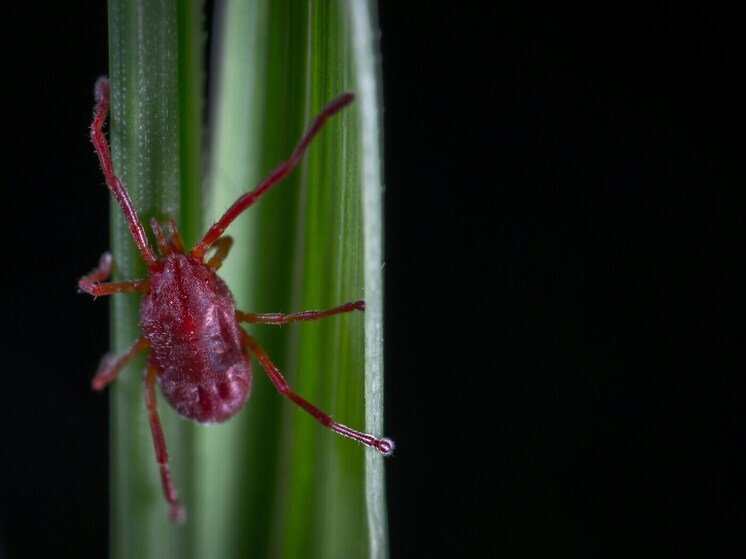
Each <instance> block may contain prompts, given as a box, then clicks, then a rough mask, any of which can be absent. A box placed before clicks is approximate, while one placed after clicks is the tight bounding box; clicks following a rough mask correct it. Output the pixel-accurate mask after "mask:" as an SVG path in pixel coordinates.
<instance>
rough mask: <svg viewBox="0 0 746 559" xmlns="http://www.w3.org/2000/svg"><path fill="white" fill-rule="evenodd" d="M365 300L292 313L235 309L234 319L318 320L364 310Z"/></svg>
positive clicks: (270, 321)
mask: <svg viewBox="0 0 746 559" xmlns="http://www.w3.org/2000/svg"><path fill="white" fill-rule="evenodd" d="M364 310H365V301H354V302H352V303H345V304H344V305H339V306H338V307H334V308H333V309H324V310H323V311H302V312H296V313H292V314H281V313H264V314H254V313H247V312H243V311H236V320H238V321H239V322H247V323H249V324H288V323H290V322H301V321H304V320H318V319H320V318H325V317H327V316H332V315H335V314H342V313H346V312H352V311H364Z"/></svg>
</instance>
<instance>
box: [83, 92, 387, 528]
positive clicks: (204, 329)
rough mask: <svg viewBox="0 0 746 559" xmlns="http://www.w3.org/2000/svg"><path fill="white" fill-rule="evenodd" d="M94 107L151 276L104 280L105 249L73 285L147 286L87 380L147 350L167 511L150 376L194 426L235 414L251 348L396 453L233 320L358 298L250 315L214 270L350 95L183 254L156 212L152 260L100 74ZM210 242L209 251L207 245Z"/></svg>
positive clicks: (367, 441) (269, 317)
mask: <svg viewBox="0 0 746 559" xmlns="http://www.w3.org/2000/svg"><path fill="white" fill-rule="evenodd" d="M95 96H96V106H95V109H94V115H93V122H92V123H91V130H90V132H91V142H93V146H94V147H95V149H96V153H97V154H98V159H99V162H100V163H101V168H102V170H103V172H104V176H105V178H106V186H107V187H108V188H109V190H111V193H112V194H113V195H114V198H116V200H117V202H118V203H119V206H120V207H121V208H122V212H123V213H124V217H125V219H126V220H127V223H128V225H129V229H130V232H131V233H132V237H133V238H134V241H135V244H136V245H137V248H138V249H139V251H140V257H141V258H142V259H143V261H144V262H145V265H146V266H147V269H148V278H147V279H136V280H130V281H124V282H118V283H114V282H104V281H103V280H105V279H107V278H108V277H109V274H110V273H111V266H112V257H111V254H110V253H108V252H107V253H105V254H104V255H103V256H102V257H101V261H100V262H99V265H98V267H97V268H96V269H94V270H93V271H92V272H91V273H90V274H88V275H86V276H84V277H83V278H81V280H80V281H79V282H78V286H79V287H80V289H81V290H83V291H85V292H86V293H90V294H91V295H93V296H101V295H112V294H114V293H144V296H143V298H142V302H141V303H140V328H141V329H142V336H140V337H139V338H137V339H136V340H135V342H134V343H133V344H132V346H130V348H129V349H127V350H126V351H125V352H124V353H123V354H122V355H120V356H119V357H113V356H111V355H106V356H105V357H104V358H103V360H102V361H101V365H100V366H99V369H98V372H97V373H96V376H95V377H94V378H93V382H92V385H93V388H94V389H95V390H102V389H103V388H104V387H106V385H107V384H109V383H110V382H111V381H113V380H114V379H115V378H116V377H117V375H118V374H119V372H120V371H121V370H122V369H123V368H124V367H125V365H127V363H129V362H130V361H131V360H132V359H133V358H134V357H135V355H137V354H138V353H139V352H141V351H143V350H146V349H149V350H150V351H149V353H148V357H147V366H146V369H145V374H144V382H145V406H146V408H147V411H148V420H149V422H150V430H151V433H152V435H153V444H154V446H155V457H156V461H157V462H158V466H159V468H160V475H161V482H162V484H163V493H164V495H165V497H166V500H167V501H168V503H169V505H170V507H171V518H172V519H173V520H175V521H177V522H180V521H183V520H184V517H185V514H184V508H183V506H182V505H181V503H180V502H179V500H178V498H177V496H176V490H175V489H174V486H173V483H172V481H171V475H170V473H169V469H168V454H167V452H166V442H165V440H164V437H163V430H162V429H161V423H160V420H159V418H158V411H157V409H156V398H155V383H156V381H158V384H159V385H160V388H161V392H162V393H163V396H164V398H165V399H166V401H167V402H168V403H169V404H171V406H173V407H174V409H176V411H177V412H179V413H180V414H181V415H183V416H184V417H186V418H188V419H191V420H193V421H196V422H198V423H220V422H222V421H225V420H227V419H229V418H231V417H232V416H233V415H235V414H236V413H237V412H238V411H239V410H240V409H241V408H242V407H243V405H244V404H245V403H246V401H247V400H248V398H249V393H250V392H251V361H250V359H249V353H251V354H253V355H254V357H255V358H256V360H257V361H258V362H259V364H260V365H261V366H262V368H264V370H265V371H266V373H267V375H268V376H269V378H270V380H271V381H272V383H273V384H274V385H275V387H276V388H277V390H278V391H279V392H280V394H282V395H283V396H286V397H288V398H289V399H290V400H292V401H293V402H294V403H295V404H296V405H298V406H300V407H301V408H303V409H304V410H305V411H306V412H308V413H309V414H310V415H311V416H312V417H313V418H314V419H316V420H317V421H318V422H319V423H321V424H322V425H323V426H325V427H328V428H329V429H331V430H332V431H334V432H335V433H338V434H340V435H344V436H345V437H349V438H351V439H354V440H356V441H358V442H360V443H362V444H364V445H366V446H369V447H372V448H375V449H376V450H378V451H379V452H380V453H381V454H383V455H384V456H389V455H391V454H392V453H393V451H394V442H393V441H392V440H390V439H387V438H385V437H384V438H378V437H375V436H373V435H369V434H367V433H362V432H360V431H356V430H354V429H351V428H349V427H347V426H345V425H342V424H340V423H336V422H335V421H332V419H331V418H330V417H329V416H328V415H327V414H326V413H324V412H323V411H321V410H320V409H319V408H317V407H316V406H314V405H313V404H311V403H310V402H308V401H306V400H305V399H303V398H302V397H300V396H299V395H297V394H296V393H294V392H293V391H292V389H291V388H290V386H289V385H288V383H287V382H286V381H285V379H284V377H283V376H282V374H281V373H280V371H279V370H278V369H277V367H276V366H275V365H274V364H273V363H272V361H270V359H269V356H268V355H267V353H266V352H265V351H264V350H263V349H262V348H261V347H260V346H259V344H258V343H257V341H256V340H255V339H254V338H253V337H252V336H250V335H249V334H247V333H246V331H244V329H243V328H241V327H240V326H239V325H238V323H239V322H246V323H250V324H287V323H290V322H299V321H305V320H317V319H319V318H324V317H327V316H331V315H335V314H340V313H346V312H352V311H363V310H365V302H364V301H355V302H352V303H345V304H344V305H340V306H338V307H334V308H332V309H326V310H320V311H305V312H299V313H293V314H279V313H270V314H252V313H245V312H242V311H239V310H236V307H235V304H234V302H233V297H232V296H231V293H230V291H229V290H228V287H227V286H226V285H225V283H224V282H223V281H222V280H221V279H220V278H219V277H218V276H217V274H216V273H215V272H216V270H218V268H220V265H221V264H222V262H223V260H224V259H225V257H226V256H227V255H228V251H229V249H230V247H231V245H232V243H233V240H232V239H231V238H230V237H227V236H223V232H224V231H225V229H226V228H227V227H228V226H229V225H230V224H231V223H232V222H233V220H234V219H236V218H237V217H238V216H239V215H240V214H241V213H242V212H243V211H244V210H246V209H247V208H249V207H250V206H251V205H252V204H254V202H256V201H257V200H258V199H259V198H260V197H261V196H262V195H263V194H264V193H265V192H267V190H269V189H270V188H271V187H272V186H273V185H275V184H277V183H278V182H279V181H280V180H282V179H283V178H284V177H285V176H287V175H288V174H289V173H290V172H291V171H292V170H293V168H294V167H295V166H296V165H297V164H298V161H299V160H300V159H301V157H302V156H303V153H304V152H305V150H306V148H307V147H308V145H309V143H310V142H311V140H313V138H314V137H315V136H316V134H317V133H318V132H319V130H320V129H321V127H322V126H323V125H324V122H326V120H327V119H328V118H329V117H330V116H332V115H334V114H336V113H337V112H338V111H340V110H341V109H342V108H344V107H346V106H347V105H348V104H350V103H351V102H352V100H353V95H352V94H351V93H345V94H343V95H341V96H339V97H337V98H336V99H335V100H333V101H332V102H331V103H329V104H328V105H327V106H326V107H324V108H323V109H322V111H321V113H319V114H318V115H317V116H316V118H314V120H313V121H312V122H311V125H310V127H309V128H308V130H307V131H306V133H305V134H304V135H303V137H302V138H301V140H300V142H299V143H298V145H297V146H296V148H295V150H293V153H292V155H291V156H290V159H288V160H287V161H286V162H285V163H282V164H281V165H280V166H279V167H277V168H276V169H275V170H274V171H272V172H271V173H270V174H269V175H268V176H267V177H266V178H265V179H264V180H263V181H262V182H261V183H260V184H259V186H257V187H256V188H255V189H254V190H252V191H251V192H247V193H246V194H244V195H242V196H241V197H239V198H238V200H236V201H235V202H234V203H233V205H232V206H231V207H230V208H228V210H227V211H226V212H225V214H224V215H223V217H221V218H220V219H219V220H218V221H216V222H215V223H214V224H213V225H212V227H210V229H209V230H208V231H207V233H206V234H205V236H204V237H203V238H202V240H201V241H199V242H198V243H197V244H196V245H194V247H193V248H192V250H190V251H189V252H187V251H186V249H185V248H184V244H183V243H182V240H181V237H180V235H179V232H178V230H177V228H176V223H175V222H174V221H173V219H172V220H170V221H169V236H168V239H167V238H166V237H165V236H164V234H163V231H162V230H161V227H160V225H159V224H158V222H157V221H156V219H155V218H153V219H151V221H150V225H151V227H152V229H153V233H154V235H155V238H156V241H157V246H158V252H159V253H160V257H158V256H157V255H156V254H155V252H154V251H153V249H152V248H151V247H150V245H149V243H148V240H147V237H146V235H145V229H144V228H143V226H142V224H141V223H140V221H139V219H138V217H137V213H136V212H135V209H134V207H133V205H132V201H131V200H130V197H129V194H128V193H127V190H126V188H125V187H124V184H123V183H122V181H121V180H120V179H119V177H117V176H116V175H115V174H114V166H113V163H112V160H111V155H110V153H109V145H108V143H107V141H106V138H105V136H104V134H103V132H102V128H103V125H104V121H105V120H106V117H107V114H108V112H109V80H108V79H106V78H99V80H98V81H97V82H96V87H95ZM213 245H215V250H214V252H213V253H212V255H211V257H210V258H209V259H207V260H205V256H206V254H207V252H208V250H209V249H210V248H211V247H212V246H213Z"/></svg>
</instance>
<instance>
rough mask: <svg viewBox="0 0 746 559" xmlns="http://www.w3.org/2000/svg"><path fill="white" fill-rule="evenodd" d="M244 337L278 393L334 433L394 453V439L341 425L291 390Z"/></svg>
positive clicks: (264, 354)
mask: <svg viewBox="0 0 746 559" xmlns="http://www.w3.org/2000/svg"><path fill="white" fill-rule="evenodd" d="M244 339H245V341H246V345H247V346H248V347H249V349H250V350H251V352H252V353H253V354H254V356H255V357H256V359H257V361H259V364H260V365H261V366H262V367H263V368H264V370H265V371H266V372H267V375H268V376H269V379H270V380H271V381H272V384H274V385H275V387H276V388H277V390H278V391H279V392H280V394H282V395H283V396H287V397H288V398H290V400H292V401H293V403H295V404H296V405H297V406H300V407H301V408H303V409H304V410H305V411H306V412H308V413H309V414H311V415H312V416H313V417H314V418H315V419H316V421H318V422H319V423H321V424H322V425H323V426H324V427H328V428H329V429H331V430H332V431H334V432H335V433H338V434H340V435H344V436H345V437H349V438H351V439H353V440H356V441H358V442H360V443H362V444H364V445H365V446H369V447H371V448H375V449H376V450H378V451H379V452H380V453H381V454H383V455H384V456H391V455H392V454H393V453H394V441H392V440H391V439H387V438H385V437H382V438H380V439H379V438H378V437H374V436H373V435H369V434H367V433H361V432H360V431H355V430H354V429H350V428H349V427H347V426H346V425H342V424H341V423H336V422H335V421H332V419H331V417H329V416H328V415H327V414H325V413H324V412H323V411H321V410H320V409H319V408H317V407H316V406H314V405H313V404H311V403H310V402H308V401H306V400H305V399H303V398H301V397H300V396H298V395H297V394H296V393H295V392H293V391H292V389H291V388H290V385H288V383H287V381H286V380H285V377H283V376H282V373H280V371H279V369H278V368H277V367H275V365H274V363H272V361H270V359H269V356H268V355H267V353H266V352H265V351H264V350H263V349H262V348H261V347H260V346H259V344H258V343H257V341H256V340H255V339H254V338H252V337H251V336H249V335H248V334H246V333H245V332H244Z"/></svg>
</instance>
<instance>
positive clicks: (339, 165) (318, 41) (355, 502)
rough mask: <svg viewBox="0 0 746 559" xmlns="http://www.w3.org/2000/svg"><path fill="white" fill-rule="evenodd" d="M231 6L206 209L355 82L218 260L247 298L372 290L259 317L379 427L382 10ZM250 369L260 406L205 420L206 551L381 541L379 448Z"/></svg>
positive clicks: (351, 409) (267, 341) (219, 41)
mask: <svg viewBox="0 0 746 559" xmlns="http://www.w3.org/2000/svg"><path fill="white" fill-rule="evenodd" d="M220 7H221V9H222V13H220V14H218V15H217V16H216V29H215V35H214V39H213V40H214V43H215V44H216V45H217V46H218V51H217V52H216V58H215V59H214V66H213V69H214V71H216V75H215V77H214V82H213V90H212V91H211V96H212V102H213V108H212V111H211V125H212V143H211V150H210V172H209V193H210V194H209V197H210V204H209V208H210V209H209V216H208V220H207V221H206V222H205V225H207V224H209V222H211V221H213V220H215V219H217V217H219V215H220V214H221V213H222V212H223V211H224V210H225V209H226V208H227V207H228V205H229V204H230V203H232V202H233V201H234V200H235V199H236V198H237V197H238V196H239V195H240V194H241V193H243V192H245V191H247V190H249V189H250V188H253V187H254V186H255V185H256V184H257V183H258V182H259V180H260V179H261V178H262V177H263V176H264V175H265V174H266V173H267V172H269V171H270V170H271V169H273V168H274V167H275V166H276V165H278V164H279V163H281V162H282V161H284V160H285V159H287V158H288V156H289V155H290V153H291V151H292V149H293V147H294V146H295V144H296V142H297V141H298V139H299V138H300V136H301V134H302V133H303V131H304V129H305V127H306V126H307V125H308V123H309V122H310V119H311V118H312V117H313V115H314V114H315V113H316V112H317V111H318V110H319V109H320V108H321V107H322V106H323V105H324V104H325V103H327V102H328V101H330V100H331V99H332V98H334V97H335V96H336V95H338V94H340V93H342V92H343V91H353V92H355V93H356V95H357V100H356V102H355V103H354V104H353V105H352V106H351V107H349V108H347V109H345V110H344V111H342V112H341V113H340V114H339V115H337V116H335V117H334V118H333V119H331V120H330V121H329V123H328V124H327V126H326V127H325V128H324V130H323V131H322V133H321V135H320V136H319V137H318V138H317V139H316V140H315V141H314V143H313V144H312V145H311V147H310V148H309V151H308V153H307V155H306V157H305V158H304V160H303V162H302V163H301V165H300V166H299V168H298V169H296V170H295V172H294V173H293V174H292V175H291V176H290V177H289V178H288V179H286V180H285V181H284V183H283V184H281V185H278V186H277V187H276V188H275V189H273V190H272V191H270V193H268V194H267V195H266V196H265V197H264V198H263V199H261V200H260V201H259V202H258V203H257V204H256V206H255V207H253V208H251V209H250V210H248V211H247V212H246V215H243V216H241V217H240V218H239V219H238V220H237V221H236V222H235V223H234V224H233V225H232V226H231V228H230V229H229V230H228V232H227V233H228V234H230V235H231V236H233V237H234V238H235V240H236V244H235V245H234V248H233V251H232V253H231V255H230V257H229V258H228V259H227V261H226V264H225V265H224V266H223V268H222V269H221V275H222V276H223V277H224V278H225V279H226V281H227V282H228V284H229V286H230V287H231V289H232V291H233V293H234V296H235V297H236V302H237V306H238V307H239V308H241V309H244V310H247V311H250V312H274V311H281V312H292V311H297V310H306V309H314V308H326V307H332V306H336V305H338V304H340V303H343V302H346V301H352V300H356V299H361V298H365V299H366V304H367V308H368V309H369V310H368V312H367V313H366V314H365V315H364V316H363V315H361V314H360V313H355V314H352V315H343V316H338V317H332V318H327V319H324V320H323V321H319V322H314V323H305V324H299V325H292V326H286V327H283V328H282V329H279V328H277V327H271V326H254V327H251V328H250V330H251V333H252V335H254V336H255V337H256V338H257V339H258V340H259V342H260V343H261V344H262V345H263V346H264V347H265V349H266V350H267V351H268V353H269V355H270V357H271V358H272V359H273V360H274V362H275V363H276V364H277V365H278V367H279V368H280V370H282V371H283V372H284V373H285V375H286V377H287V379H288V381H289V382H290V384H291V386H293V388H294V389H295V390H296V392H298V393H299V394H301V395H302V396H304V397H305V398H307V399H309V400H310V401H311V402H313V403H315V404H317V405H318V406H319V407H321V408H322V409H324V410H325V411H327V412H329V413H330V414H332V415H333V416H334V418H335V419H336V420H338V421H340V422H343V423H345V424H348V425H350V426H351V427H355V428H359V429H366V430H371V431H373V432H375V433H376V434H382V433H381V427H382V425H381V408H382V396H381V394H382V384H381V375H382V365H381V363H382V351H381V344H382V311H381V309H382V287H381V259H382V257H381V243H382V241H381V235H382V232H381V229H382V227H381V205H380V198H381V161H380V150H379V142H380V140H379V138H380V130H379V122H380V114H379V111H380V95H379V91H378V88H379V86H380V84H379V81H378V67H377V59H376V54H377V44H376V43H375V40H374V37H376V30H375V28H374V27H373V26H374V25H375V21H374V19H373V18H372V17H371V14H372V13H374V10H373V9H372V7H371V6H370V5H369V4H368V3H367V2H357V1H353V2H349V3H348V2H344V1H341V0H340V1H336V2H328V3H304V2H293V3H283V4H280V3H275V2H268V1H265V2H253V3H246V2H242V1H240V0H235V1H231V0H227V1H226V2H224V3H221V4H220ZM254 376H255V381H254V394H253V396H252V398H251V400H250V401H249V404H248V405H247V407H246V409H245V410H244V411H242V412H241V414H239V416H238V417H237V418H236V419H234V420H232V421H231V422H229V423H228V424H225V425H221V426H219V427H215V428H211V429H210V430H209V431H208V432H206V433H205V434H204V435H203V434H199V435H198V436H197V437H198V443H197V448H198V464H199V467H198V474H197V476H198V483H197V487H198V489H197V494H198V497H197V501H198V503H199V504H198V506H197V511H198V512H197V513H196V515H197V518H196V520H195V521H196V522H197V523H198V526H199V528H198V532H197V533H198V535H197V548H198V549H199V552H200V554H204V555H205V556H208V555H209V556H210V557H233V556H258V557H267V556H277V557H325V558H328V557H366V556H371V557H383V556H385V555H386V547H387V544H386V520H385V503H384V499H383V494H384V491H383V469H382V460H383V459H382V458H381V457H380V456H378V455H377V453H376V452H375V451H373V450H370V449H365V448H363V447H361V446H359V445H357V444H355V443H353V442H351V441H349V440H347V439H342V438H341V437H338V436H336V435H334V434H332V433H331V432H330V431H328V430H326V429H324V428H322V427H321V426H320V425H319V424H318V423H316V422H315V421H314V420H313V419H312V418H311V417H310V416H308V415H307V414H306V413H304V412H302V411H301V410H300V409H298V408H297V407H296V406H294V405H292V403H290V402H289V401H287V400H285V399H283V398H282V397H280V396H279V395H278V394H277V392H276V390H275V389H274V387H273V386H272V384H271V383H270V382H269V381H268V380H267V378H266V375H264V373H263V371H262V370H261V369H259V368H258V366H255V375H254ZM366 406H367V408H366ZM216 546H217V547H216Z"/></svg>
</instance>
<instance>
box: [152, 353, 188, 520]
mask: <svg viewBox="0 0 746 559" xmlns="http://www.w3.org/2000/svg"><path fill="white" fill-rule="evenodd" d="M157 375H158V370H157V369H156V367H155V365H154V364H153V363H152V362H150V363H148V368H147V369H146V370H145V407H147V409H148V421H149V422H150V432H151V433H152V435H153V446H154V447H155V459H156V461H157V462H158V467H159V469H160V473H161V484H162V485H163V494H164V496H165V497H166V501H168V504H169V505H170V506H171V520H173V521H174V522H179V523H181V522H184V520H185V518H186V513H185V512H184V507H183V506H182V505H181V503H180V502H179V499H178V498H177V497H176V490H175V489H174V484H173V481H172V480H171V472H170V471H169V469H168V452H167V451H166V439H165V438H164V437H163V429H162V428H161V420H160V419H159V418H158V409H157V407H156V400H155V380H156V377H157Z"/></svg>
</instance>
